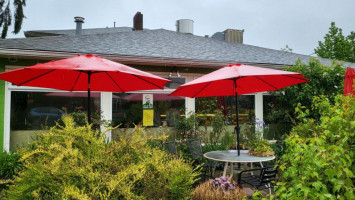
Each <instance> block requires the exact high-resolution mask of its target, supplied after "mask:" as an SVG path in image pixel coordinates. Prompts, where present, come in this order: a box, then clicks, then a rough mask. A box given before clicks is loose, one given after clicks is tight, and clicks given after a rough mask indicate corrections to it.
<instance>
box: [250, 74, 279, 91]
mask: <svg viewBox="0 0 355 200" xmlns="http://www.w3.org/2000/svg"><path fill="white" fill-rule="evenodd" d="M254 77H255V78H257V79H259V80H261V81H262V82H264V83H266V84H267V85H269V86H271V87H272V88H274V89H275V90H278V88H277V87H275V86H273V85H271V84H270V83H268V82H266V81H264V80H263V79H262V78H260V77H258V76H254Z"/></svg>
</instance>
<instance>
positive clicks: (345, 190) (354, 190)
mask: <svg viewBox="0 0 355 200" xmlns="http://www.w3.org/2000/svg"><path fill="white" fill-rule="evenodd" d="M313 103H314V108H315V109H316V110H318V112H319V113H320V115H321V117H320V120H319V121H316V120H314V119H313V118H311V117H309V116H310V113H311V112H310V111H309V110H307V109H306V110H305V108H304V107H301V105H299V106H298V107H297V109H296V110H297V113H298V118H299V120H300V121H301V123H299V124H298V125H297V126H295V127H294V128H293V129H292V131H291V134H290V135H289V136H288V137H287V138H286V140H285V144H286V147H287V148H286V151H285V154H284V155H283V156H282V159H281V161H280V163H279V164H280V171H281V172H280V174H279V178H280V180H279V181H278V182H277V187H276V188H275V194H276V196H277V197H278V199H281V200H282V199H355V187H354V184H355V182H354V181H355V179H354V178H355V176H354V175H355V161H354V160H355V150H354V148H355V98H350V97H343V96H342V95H338V96H337V97H336V98H335V103H334V104H332V103H330V101H329V99H327V98H325V97H324V96H323V97H315V98H314V101H313ZM312 112H313V111H312Z"/></svg>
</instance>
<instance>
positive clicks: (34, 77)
mask: <svg viewBox="0 0 355 200" xmlns="http://www.w3.org/2000/svg"><path fill="white" fill-rule="evenodd" d="M54 71H55V69H52V70H51V71H49V72H46V73H44V74H41V75H39V76H36V77H33V78H31V79H29V80H27V81H25V82H22V83H20V84H18V85H19V86H21V85H23V84H26V83H28V82H31V81H33V80H35V79H37V78H40V77H42V76H45V75H47V74H49V73H52V72H54Z"/></svg>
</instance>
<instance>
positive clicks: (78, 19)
mask: <svg viewBox="0 0 355 200" xmlns="http://www.w3.org/2000/svg"><path fill="white" fill-rule="evenodd" d="M74 19H75V20H74V22H75V23H76V35H81V31H82V24H83V23H84V17H74Z"/></svg>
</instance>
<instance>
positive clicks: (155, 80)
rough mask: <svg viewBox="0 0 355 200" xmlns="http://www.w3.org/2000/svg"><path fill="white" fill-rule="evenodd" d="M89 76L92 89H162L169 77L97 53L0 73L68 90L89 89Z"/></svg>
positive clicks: (21, 82) (12, 79)
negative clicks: (108, 58) (144, 70)
mask: <svg viewBox="0 0 355 200" xmlns="http://www.w3.org/2000/svg"><path fill="white" fill-rule="evenodd" d="M88 76H90V82H91V83H90V90H91V91H101V92H128V91H136V90H152V89H163V86H164V85H165V84H166V83H167V82H168V81H169V80H167V79H164V78H161V77H159V76H155V75H153V74H150V73H147V72H143V71H140V70H137V69H134V68H131V67H129V66H126V65H123V64H120V63H116V62H113V61H110V60H107V59H104V58H102V57H99V56H96V55H78V56H75V57H72V58H67V59H62V60H57V61H51V62H48V63H44V64H36V65H34V66H31V67H25V68H20V69H16V70H12V71H8V72H3V73H0V79H3V80H6V81H9V82H12V83H13V84H15V85H18V86H33V87H45V88H53V89H59V90H67V91H87V90H88V87H89V84H88Z"/></svg>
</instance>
